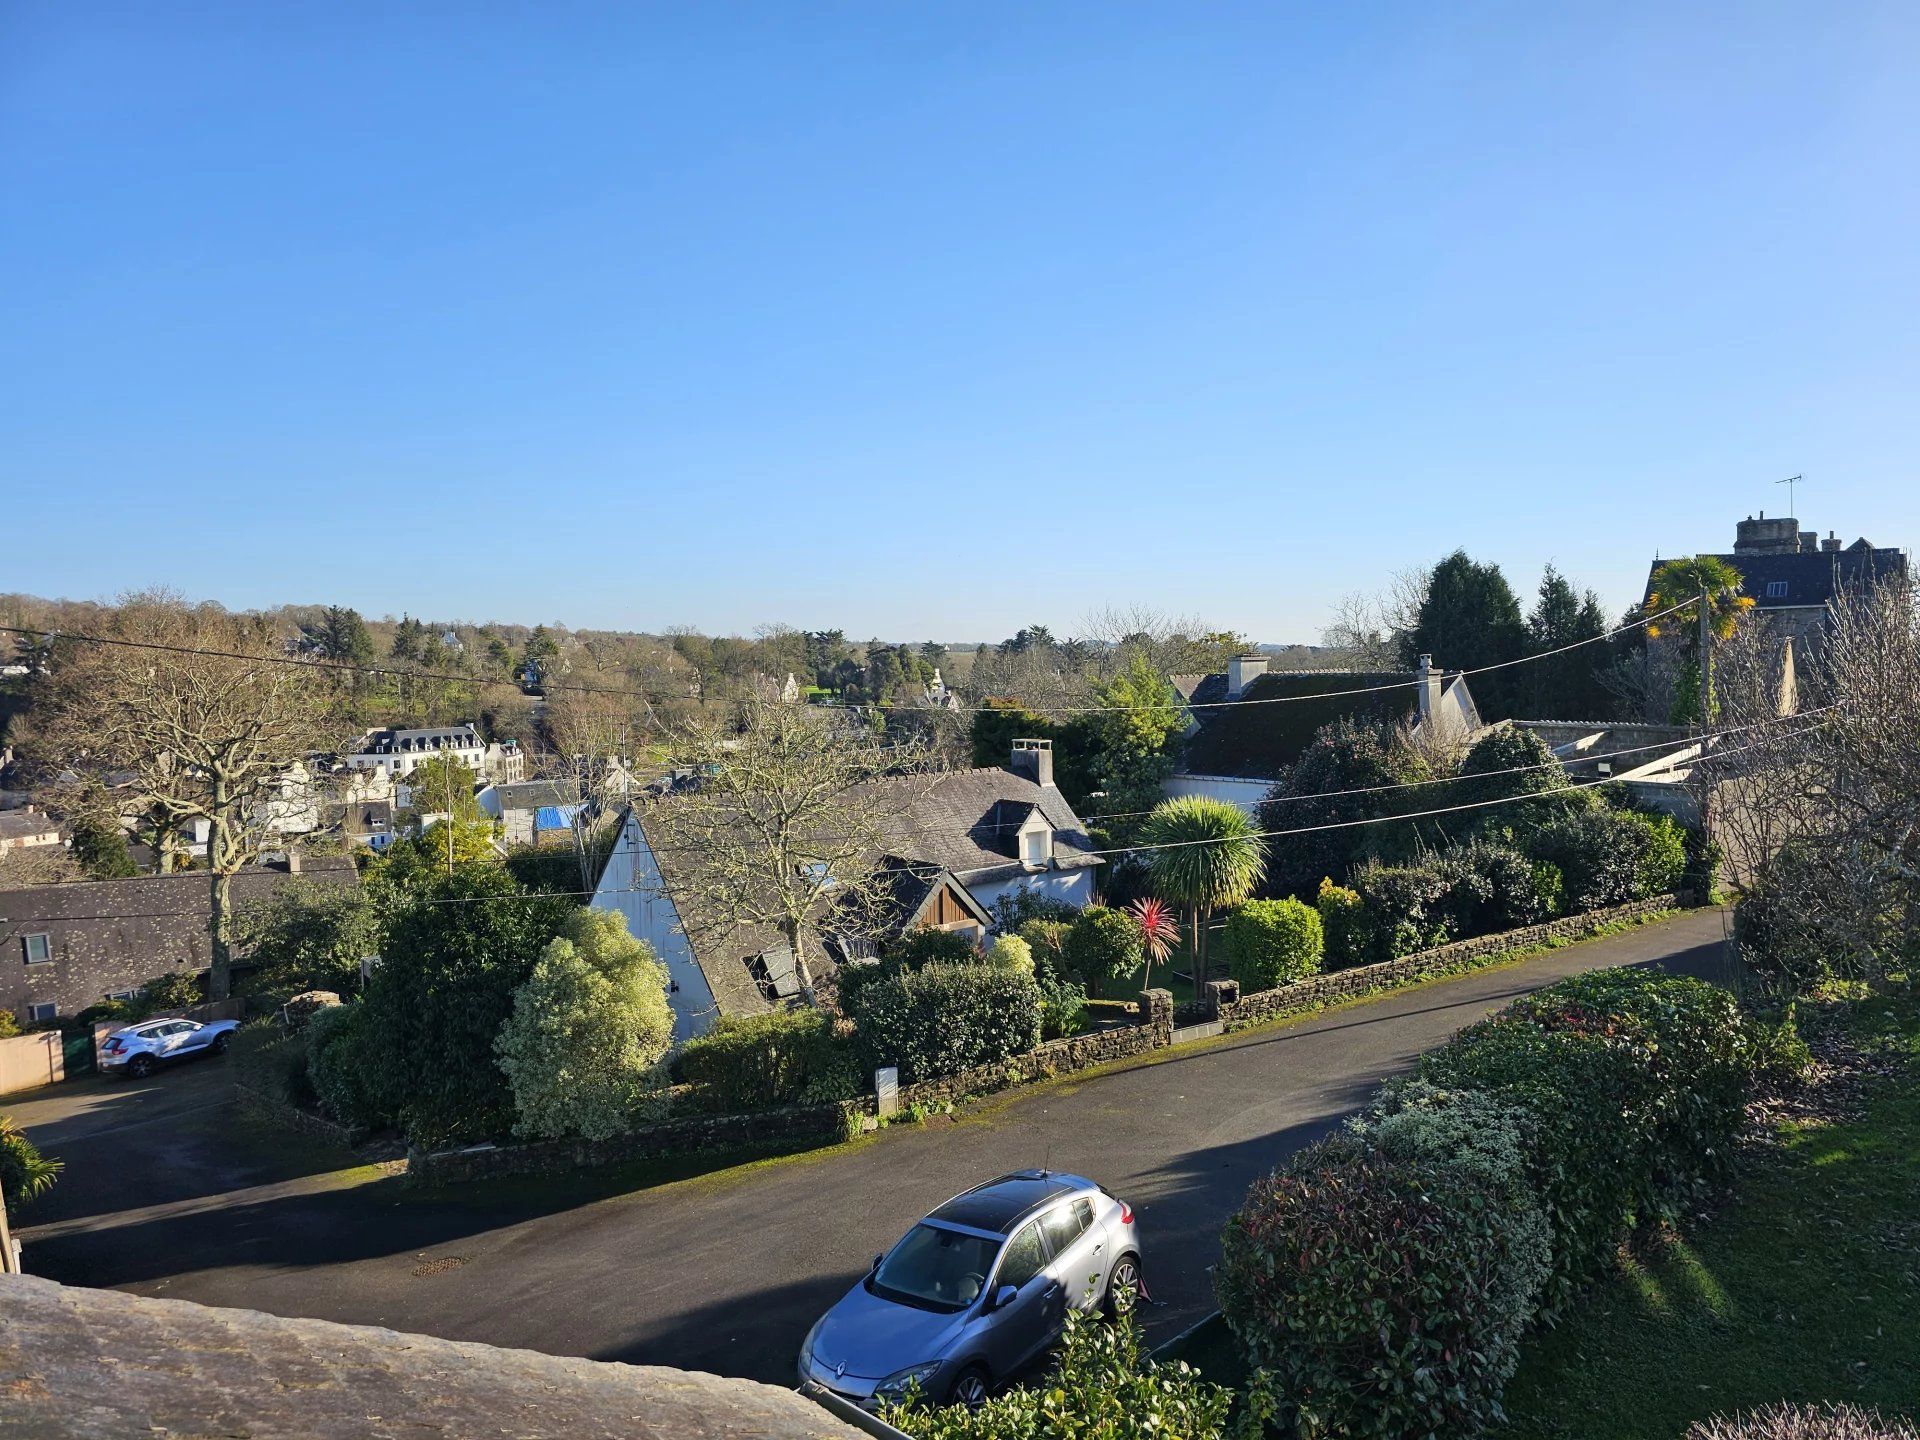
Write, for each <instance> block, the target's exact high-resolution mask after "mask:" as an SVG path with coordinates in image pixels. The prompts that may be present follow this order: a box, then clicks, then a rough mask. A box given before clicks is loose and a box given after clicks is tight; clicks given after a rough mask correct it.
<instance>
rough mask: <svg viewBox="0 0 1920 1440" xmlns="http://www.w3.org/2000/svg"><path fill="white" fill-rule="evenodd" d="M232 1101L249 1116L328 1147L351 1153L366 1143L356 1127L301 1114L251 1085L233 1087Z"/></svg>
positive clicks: (302, 1112)
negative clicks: (298, 1133)
mask: <svg viewBox="0 0 1920 1440" xmlns="http://www.w3.org/2000/svg"><path fill="white" fill-rule="evenodd" d="M233 1098H234V1099H235V1100H236V1101H237V1102H238V1103H239V1105H240V1108H241V1109H242V1110H245V1111H246V1112H248V1113H249V1114H251V1115H258V1116H260V1117H261V1118H262V1119H264V1120H270V1121H272V1122H273V1123H274V1124H276V1125H285V1126H286V1127H287V1128H288V1129H289V1130H298V1131H299V1132H300V1133H301V1134H302V1135H311V1136H312V1137H313V1138H314V1139H316V1140H324V1141H326V1142H327V1143H328V1144H330V1145H339V1146H341V1147H343V1148H345V1149H349V1150H351V1149H352V1148H353V1147H354V1146H356V1145H358V1144H361V1143H362V1142H363V1141H365V1140H366V1138H367V1136H368V1134H369V1133H370V1132H369V1131H367V1130H364V1129H361V1128H360V1127H359V1126H354V1125H342V1124H340V1123H339V1122H338V1121H334V1120H329V1119H327V1117H326V1116H324V1115H316V1114H314V1112H313V1111H311V1110H302V1109H301V1108H300V1107H299V1106H298V1105H289V1104H288V1103H287V1102H286V1101H284V1100H281V1099H279V1098H278V1097H276V1096H273V1095H268V1094H267V1093H265V1092H264V1091H261V1090H256V1089H254V1088H253V1087H252V1086H251V1085H239V1084H236V1085H235V1086H234V1087H233Z"/></svg>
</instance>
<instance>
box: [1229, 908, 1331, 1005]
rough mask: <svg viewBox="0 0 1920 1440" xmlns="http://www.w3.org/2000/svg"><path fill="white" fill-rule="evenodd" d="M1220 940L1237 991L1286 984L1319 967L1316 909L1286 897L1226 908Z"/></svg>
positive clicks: (1268, 988)
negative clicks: (1238, 987) (1238, 986)
mask: <svg viewBox="0 0 1920 1440" xmlns="http://www.w3.org/2000/svg"><path fill="white" fill-rule="evenodd" d="M1220 945H1221V949H1222V950H1224V951H1225V952H1226V957H1227V965H1228V967H1229V968H1230V970H1231V971H1232V974H1233V978H1234V979H1236V980H1238V981H1239V982H1240V988H1241V990H1242V991H1247V992H1251V991H1255V990H1272V989H1275V988H1276V987H1278V986H1281V985H1291V984H1292V983H1293V982H1294V981H1296V980H1303V979H1305V978H1306V977H1307V976H1309V975H1311V974H1313V973H1314V972H1315V971H1317V970H1318V969H1319V968H1320V956H1321V952H1322V949H1323V940H1322V933H1321V926H1320V914H1319V912H1318V911H1317V910H1315V909H1314V908H1313V907H1312V906H1311V905H1303V904H1301V903H1300V902H1299V901H1298V900H1295V899H1292V898H1291V897H1289V898H1288V899H1285V900H1249V901H1247V902H1246V903H1245V904H1243V905H1239V906H1236V907H1235V908H1234V909H1233V910H1232V911H1231V912H1229V913H1228V915H1227V923H1226V926H1225V928H1224V929H1223V931H1222V933H1221V936H1220Z"/></svg>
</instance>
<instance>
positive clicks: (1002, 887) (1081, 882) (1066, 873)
mask: <svg viewBox="0 0 1920 1440" xmlns="http://www.w3.org/2000/svg"><path fill="white" fill-rule="evenodd" d="M962 883H963V884H965V885H966V887H967V890H968V892H969V893H970V894H972V896H973V898H974V899H976V900H978V901H979V902H980V903H981V904H982V905H983V906H985V907H986V908H987V909H988V910H989V911H991V910H992V909H993V906H994V902H995V901H996V900H998V899H999V898H1000V897H1001V896H1002V895H1011V894H1013V893H1014V892H1016V891H1019V890H1031V891H1033V892H1034V893H1036V894H1038V895H1044V896H1046V897H1047V898H1048V899H1049V900H1061V901H1064V902H1065V903H1067V904H1068V905H1071V906H1073V907H1074V908H1075V909H1080V908H1083V907H1085V906H1088V905H1091V904H1092V903H1093V871H1092V870H1043V871H1039V872H1036V873H1035V874H1032V875H1015V876H1012V877H1010V878H1008V879H1006V880H997V881H980V882H978V883H976V882H974V881H970V880H968V881H963V882H962Z"/></svg>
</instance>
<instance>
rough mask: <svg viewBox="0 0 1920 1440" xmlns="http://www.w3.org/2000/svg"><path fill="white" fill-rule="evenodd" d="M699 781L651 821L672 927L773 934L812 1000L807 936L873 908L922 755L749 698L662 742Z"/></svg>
mask: <svg viewBox="0 0 1920 1440" xmlns="http://www.w3.org/2000/svg"><path fill="white" fill-rule="evenodd" d="M673 752H674V760H675V761H676V763H677V764H679V765H683V766H687V767H689V768H690V769H691V770H692V771H693V772H694V774H695V775H696V776H698V777H699V778H698V782H697V784H696V785H695V786H694V788H692V789H691V790H690V791H689V792H688V793H685V794H680V795H676V796H673V797H671V798H669V799H667V800H665V801H663V802H661V803H660V804H659V805H658V806H657V807H656V808H655V809H654V810H653V811H651V812H650V815H649V820H650V824H651V825H652V826H653V827H654V828H655V829H656V830H657V832H658V837H659V841H660V844H659V846H658V849H659V850H660V851H661V852H662V853H663V854H664V857H665V866H666V868H667V869H668V870H669V871H670V873H671V875H672V877H673V882H672V883H673V887H674V894H675V900H676V903H677V904H678V905H679V907H680V911H681V920H682V923H683V924H684V925H685V926H686V927H687V928H688V929H689V930H690V931H692V932H694V933H695V934H696V935H697V936H698V935H705V936H708V937H711V938H713V939H715V940H718V939H720V938H722V937H724V936H726V935H728V934H730V933H731V932H732V931H733V930H734V929H735V928H736V927H739V926H743V925H746V926H754V925H758V926H766V927H770V928H773V929H776V930H778V931H779V932H780V933H781V934H782V935H783V936H784V937H785V938H786V941H787V943H788V945H789V946H790V947H791V948H792V951H793V963H794V973H795V976H796V978H797V979H798V981H799V984H800V989H801V993H802V994H803V995H805V996H806V998H807V999H808V1001H809V1002H811V1001H812V999H813V991H814V976H813V972H812V967H811V966H810V964H809V963H808V959H807V956H808V948H809V947H808V942H809V939H810V938H811V937H813V936H815V935H817V934H819V933H821V931H822V930H824V929H826V928H829V927H831V928H832V929H834V930H851V931H857V930H859V929H860V928H861V927H862V924H863V922H864V921H865V919H866V917H868V916H869V915H871V914H873V913H875V912H877V911H878V910H879V909H880V908H881V906H882V904H883V895H882V887H883V883H884V875H883V872H882V869H881V862H882V861H883V859H884V858H885V856H886V853H887V844H888V836H889V835H890V834H892V833H895V831H896V829H897V827H898V825H899V823H900V817H901V816H902V815H903V814H904V813H905V812H906V811H907V810H908V809H909V808H910V807H911V805H912V803H913V801H914V799H915V798H916V796H917V795H918V794H920V793H923V792H924V791H925V789H926V788H927V787H928V786H929V785H930V784H931V783H932V776H931V774H930V772H929V771H928V768H927V763H926V756H925V752H924V750H923V749H922V748H921V747H920V746H918V745H916V744H911V743H905V744H890V743H887V742H886V741H885V740H883V739H882V738H881V737H880V736H879V735H877V734H875V733H873V732H870V731H866V730H863V729H860V728H858V727H857V726H855V725H853V724H849V723H848V719H847V716H846V714H845V712H840V711H833V710H826V709H823V708H821V707H817V706H805V705H783V704H778V703H775V704H766V703H763V702H760V701H755V700H748V701H745V702H743V703H742V705H741V706H740V708H739V709H738V711H737V712H736V714H735V716H734V717H733V719H732V720H731V721H729V722H728V723H725V724H718V725H715V724H707V723H698V722H696V723H692V724H689V725H687V726H686V727H685V728H684V729H682V730H681V731H680V733H679V734H678V736H677V737H676V739H675V743H674V746H673Z"/></svg>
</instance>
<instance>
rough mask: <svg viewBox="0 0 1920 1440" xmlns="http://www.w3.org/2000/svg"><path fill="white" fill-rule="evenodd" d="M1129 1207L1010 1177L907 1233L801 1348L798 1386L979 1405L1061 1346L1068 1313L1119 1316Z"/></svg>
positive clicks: (1136, 1273)
mask: <svg viewBox="0 0 1920 1440" xmlns="http://www.w3.org/2000/svg"><path fill="white" fill-rule="evenodd" d="M1140 1293H1141V1291H1140V1239H1139V1235H1138V1234H1137V1232H1136V1231H1135V1229H1134V1224H1133V1211H1132V1209H1131V1208H1130V1207H1129V1206H1127V1205H1125V1204H1123V1203H1122V1202H1120V1201H1119V1200H1116V1199H1114V1197H1113V1196H1111V1195H1109V1194H1108V1193H1107V1192H1106V1191H1105V1190H1103V1189H1101V1188H1100V1187H1099V1186H1098V1185H1096V1184H1094V1183H1093V1181H1091V1180H1087V1179H1083V1178H1082V1177H1080V1176H1078V1175H1054V1174H1049V1173H1048V1172H1047V1171H1044V1170H1020V1171H1016V1172H1015V1173H1013V1174H1011V1175H1002V1176H1001V1177H1000V1178H999V1179H998V1180H990V1181H988V1182H987V1183H986V1184H984V1185H979V1186H976V1187H975V1188H973V1189H972V1190H969V1191H967V1192H966V1193H965V1194H962V1195H956V1196H954V1197H953V1199H951V1200H949V1201H947V1203H946V1204H944V1205H942V1206H941V1207H940V1208H939V1209H938V1210H935V1211H934V1212H933V1213H932V1214H931V1215H929V1216H927V1218H926V1219H924V1220H922V1221H921V1222H920V1223H919V1224H917V1225H915V1226H914V1227H913V1228H912V1229H911V1230H909V1231H908V1232H907V1233H906V1235H905V1236H904V1237H903V1238H902V1239H901V1240H900V1242H899V1243H898V1244H897V1245H895V1246H894V1247H893V1248H892V1249H891V1250H889V1251H887V1252H886V1254H884V1255H879V1256H876V1257H874V1262H873V1267H872V1268H871V1269H870V1270H869V1271H868V1272H867V1274H866V1276H865V1278H864V1279H862V1280H861V1281H860V1283H859V1284H858V1285H856V1286H854V1287H853V1289H851V1290H849V1291H848V1292H847V1293H846V1295H845V1297H844V1298H842V1299H841V1301H840V1303H839V1304H837V1305H835V1306H834V1307H833V1308H832V1309H831V1310H829V1311H828V1312H827V1313H826V1314H825V1315H822V1316H821V1317H820V1319H819V1320H818V1321H817V1322H815V1324H814V1327H813V1329H812V1330H810V1331H809V1332H808V1333H807V1339H806V1343H805V1344H804V1345H802V1346H801V1347H800V1379H801V1381H802V1382H803V1383H804V1382H806V1381H809V1380H811V1381H813V1382H814V1383H815V1384H818V1385H821V1386H823V1387H825V1388H826V1389H828V1390H831V1391H833V1392H834V1393H835V1394H837V1395H839V1396H841V1397H842V1398H843V1399H846V1400H850V1401H852V1402H853V1403H854V1404H856V1405H861V1406H864V1407H866V1408H868V1409H874V1408H876V1407H878V1406H879V1405H880V1404H881V1403H882V1402H884V1401H889V1400H899V1399H901V1398H902V1397H904V1396H905V1395H906V1394H907V1393H908V1390H909V1388H910V1387H912V1386H915V1385H917V1386H918V1388H919V1392H920V1393H921V1394H922V1395H923V1396H925V1397H926V1398H927V1399H928V1400H929V1401H931V1402H932V1403H934V1404H947V1403H953V1404H962V1405H978V1404H979V1403H980V1402H981V1401H983V1400H985V1399H986V1398H987V1396H988V1395H989V1394H991V1393H992V1391H993V1389H994V1387H995V1386H996V1385H999V1384H1002V1383H1004V1382H1005V1381H1007V1380H1009V1379H1011V1378H1012V1377H1013V1376H1014V1375H1016V1374H1017V1373H1018V1372H1019V1371H1020V1370H1021V1369H1022V1367H1024V1366H1026V1365H1027V1364H1029V1363H1030V1362H1032V1361H1033V1360H1034V1359H1036V1358H1037V1357H1038V1356H1040V1355H1041V1354H1042V1353H1043V1352H1045V1351H1046V1350H1047V1349H1048V1348H1049V1347H1051V1346H1052V1345H1053V1343H1054V1342H1055V1341H1056V1340H1057V1339H1059V1336H1060V1332H1061V1330H1062V1329H1063V1328H1064V1326H1065V1325H1066V1319H1067V1312H1068V1311H1069V1310H1070V1309H1080V1310H1089V1311H1090V1310H1096V1309H1103V1308H1104V1309H1105V1310H1106V1311H1107V1312H1108V1313H1109V1314H1111V1313H1114V1312H1116V1311H1119V1310H1124V1309H1127V1308H1130V1307H1131V1306H1132V1304H1133V1303H1134V1301H1135V1299H1136V1298H1137V1297H1138V1296H1139V1294H1140Z"/></svg>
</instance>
